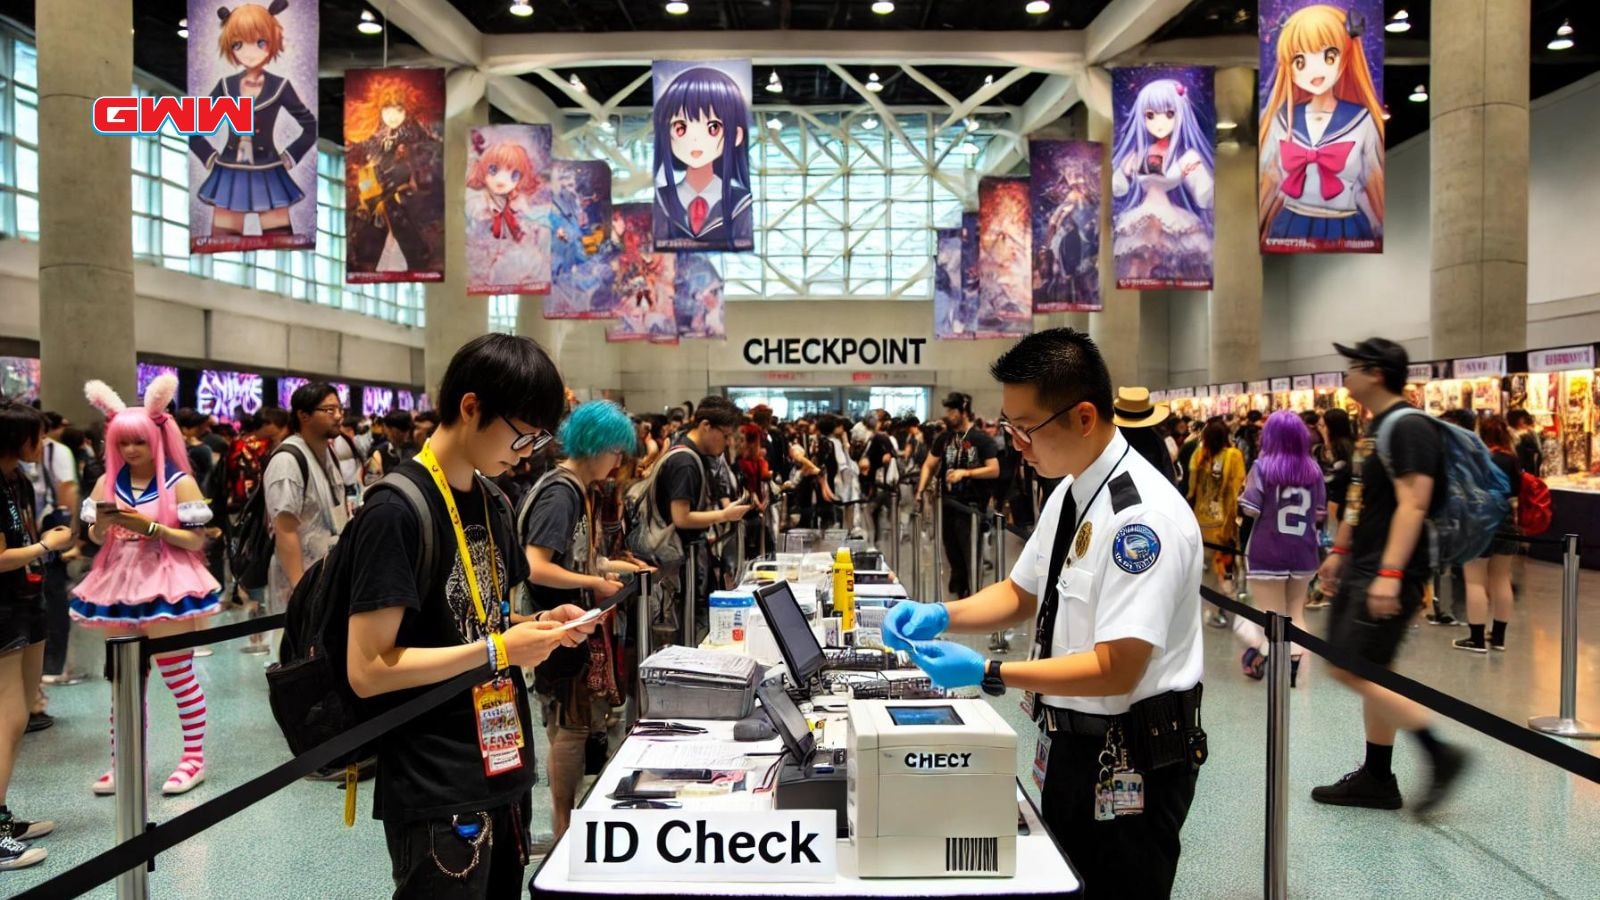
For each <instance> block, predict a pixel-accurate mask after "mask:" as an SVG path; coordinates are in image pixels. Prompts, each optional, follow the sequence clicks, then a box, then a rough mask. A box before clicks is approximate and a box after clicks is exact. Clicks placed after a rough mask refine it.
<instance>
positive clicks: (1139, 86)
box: [1111, 66, 1217, 291]
mask: <svg viewBox="0 0 1600 900" xmlns="http://www.w3.org/2000/svg"><path fill="white" fill-rule="evenodd" d="M1214 74H1215V71H1214V70H1213V69H1211V68H1209V67H1206V66H1137V67H1132V68H1123V69H1115V70H1113V71H1112V73H1111V99H1112V112H1113V114H1114V122H1113V129H1114V132H1115V138H1116V140H1115V142H1114V143H1113V144H1112V151H1111V224H1112V237H1111V249H1112V254H1113V256H1114V257H1115V259H1116V270H1117V271H1116V275H1117V287H1118V288H1119V289H1121V290H1160V289H1163V288H1178V289H1185V290H1200V291H1204V290H1210V289H1211V273H1212V249H1213V245H1214V243H1215V238H1216V227H1215V222H1216V220H1215V218H1214V208H1213V207H1214V204H1213V200H1214V195H1215V193H1216V166H1215V160H1216V154H1215V152H1214V150H1213V147H1214V145H1215V138H1216V124H1217V110H1216V97H1215V94H1214V93H1213V84H1212V82H1213V76H1214Z"/></svg>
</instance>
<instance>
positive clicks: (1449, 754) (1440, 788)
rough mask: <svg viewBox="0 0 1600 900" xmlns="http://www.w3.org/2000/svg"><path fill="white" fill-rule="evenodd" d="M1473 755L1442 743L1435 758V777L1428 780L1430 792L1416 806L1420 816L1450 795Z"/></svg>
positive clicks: (1415, 809)
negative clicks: (1451, 789) (1452, 787)
mask: <svg viewBox="0 0 1600 900" xmlns="http://www.w3.org/2000/svg"><path fill="white" fill-rule="evenodd" d="M1471 761H1472V757H1470V756H1468V755H1467V754H1466V752H1465V751H1463V750H1457V749H1456V748H1455V747H1453V746H1451V745H1449V744H1440V745H1439V753H1438V755H1437V756H1435V757H1434V758H1433V779H1432V780H1430V781H1429V782H1428V792H1427V793H1426V794H1424V795H1423V796H1422V801H1421V802H1420V803H1418V804H1417V805H1416V806H1415V807H1414V808H1413V810H1412V811H1413V812H1415V813H1416V814H1417V815H1418V816H1426V815H1427V814H1428V813H1430V812H1433V810H1434V809H1435V808H1436V807H1437V806H1438V805H1439V804H1440V803H1442V802H1444V799H1445V798H1446V797H1448V796H1449V795H1450V787H1451V785H1453V784H1455V781H1456V779H1457V778H1460V777H1461V773H1462V772H1465V771H1466V770H1467V766H1468V765H1469V764H1470V763H1471Z"/></svg>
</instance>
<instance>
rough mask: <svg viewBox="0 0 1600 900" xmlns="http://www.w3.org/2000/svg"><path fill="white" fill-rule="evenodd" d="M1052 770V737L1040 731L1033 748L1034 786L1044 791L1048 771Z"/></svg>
mask: <svg viewBox="0 0 1600 900" xmlns="http://www.w3.org/2000/svg"><path fill="white" fill-rule="evenodd" d="M1049 768H1050V735H1049V734H1047V733H1045V732H1043V731H1040V732H1039V740H1038V741H1037V742H1036V743H1035V744H1034V746H1033V786H1034V787H1036V788H1038V789H1039V790H1041V791H1042V790H1044V779H1045V774H1046V770H1047V769H1049Z"/></svg>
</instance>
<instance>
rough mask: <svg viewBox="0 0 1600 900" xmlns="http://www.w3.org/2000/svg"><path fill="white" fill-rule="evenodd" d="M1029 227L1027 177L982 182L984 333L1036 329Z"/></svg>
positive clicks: (980, 311) (980, 237)
mask: <svg viewBox="0 0 1600 900" xmlns="http://www.w3.org/2000/svg"><path fill="white" fill-rule="evenodd" d="M1030 228H1031V222H1030V218H1029V215H1028V179H1026V178H985V179H983V180H982V181H980V182H979V183H978V327H977V332H978V336H979V337H996V338H998V337H1013V336H1017V335H1024V334H1028V333H1029V332H1031V331H1033V284H1032V282H1031V280H1030V279H1029V277H1028V276H1029V268H1030V259H1029V255H1030V254H1029V249H1030V248H1029V245H1030V244H1031V243H1032V240H1031V237H1032V234H1031V232H1030Z"/></svg>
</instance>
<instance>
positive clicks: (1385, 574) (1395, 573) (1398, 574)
mask: <svg viewBox="0 0 1600 900" xmlns="http://www.w3.org/2000/svg"><path fill="white" fill-rule="evenodd" d="M1378 577H1379V578H1396V579H1398V578H1404V577H1406V573H1404V572H1402V571H1400V570H1399V569H1379V570H1378Z"/></svg>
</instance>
